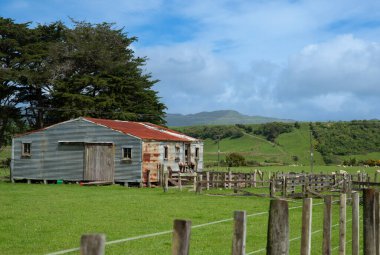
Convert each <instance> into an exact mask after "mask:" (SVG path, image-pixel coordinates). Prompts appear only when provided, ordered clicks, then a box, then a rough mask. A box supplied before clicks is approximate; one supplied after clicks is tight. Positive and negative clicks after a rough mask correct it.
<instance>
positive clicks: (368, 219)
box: [80, 189, 380, 255]
mask: <svg viewBox="0 0 380 255" xmlns="http://www.w3.org/2000/svg"><path fill="white" fill-rule="evenodd" d="M375 193H376V196H377V197H379V195H378V194H379V193H378V192H376V191H375V190H373V189H372V190H364V192H363V195H364V196H363V200H364V201H363V202H364V212H363V224H364V228H363V230H364V231H363V232H364V246H363V251H364V254H371V255H372V254H375V253H374V252H373V250H374V249H375V250H376V248H375V247H376V246H375V242H374V239H375V238H374V237H375V236H376V235H379V233H380V228H379V227H377V228H375V227H374V226H373V224H372V223H373V222H378V221H379V215H378V214H375V207H378V206H379V203H375V200H374V199H373V198H374V195H375ZM354 197H355V198H356V197H357V196H354ZM345 198H346V194H341V196H340V213H339V223H337V224H335V225H332V224H331V223H332V222H331V215H330V216H328V214H331V205H332V203H331V202H332V196H331V195H329V196H326V197H325V203H324V205H325V210H324V212H325V213H324V222H323V228H322V229H319V230H316V231H313V232H308V233H307V231H302V233H301V236H300V237H295V238H292V239H289V225H290V224H289V207H288V201H286V200H278V199H276V200H271V201H270V207H269V212H268V214H269V218H268V232H267V245H266V254H267V255H277V254H280V253H281V254H286V255H288V254H289V249H290V242H293V241H296V240H299V239H300V238H301V241H302V240H304V235H310V236H311V235H312V234H316V233H319V232H321V231H323V247H322V249H323V251H324V252H327V254H331V251H332V250H335V249H337V248H339V253H340V254H345V247H346V244H347V243H348V242H349V241H346V239H345V232H346V228H345V227H342V226H343V225H344V226H346V224H347V222H350V221H353V220H355V221H356V220H357V219H359V217H358V218H357V219H356V218H352V219H349V220H346V218H345V216H346V199H345ZM378 199H380V198H378ZM354 201H355V203H356V204H357V203H358V202H359V200H358V199H355V200H354ZM308 202H310V204H312V200H310V199H304V205H307V204H308ZM302 207H303V214H304V213H306V214H309V215H308V216H307V217H305V218H308V217H311V210H308V209H307V206H302ZM295 208H297V207H292V209H295ZM298 208H299V207H298ZM352 209H353V210H355V209H358V207H357V206H355V208H354V207H353V208H352ZM376 211H378V210H376ZM326 212H328V213H327V214H326ZM265 213H266V212H259V213H255V214H261V215H262V214H265ZM230 220H231V219H225V220H221V221H218V222H226V221H230ZM234 221H235V224H234V226H235V227H234V236H233V245H232V254H233V255H243V254H245V245H246V244H245V239H246V238H245V237H246V225H247V222H246V212H245V211H235V213H234ZM304 222H307V221H304V219H303V223H304ZM210 223H213V222H209V223H208V224H207V223H206V224H207V225H210ZM214 224H216V223H214ZM342 224H343V225H342ZM202 225H205V224H202ZM337 226H339V227H340V228H339V246H338V247H334V248H331V232H332V228H335V227H337ZM327 229H329V231H328V232H329V235H328V236H326V230H327ZM372 229H373V231H372ZM368 230H370V231H369V233H366V231H368ZM167 232H168V233H170V232H171V233H173V241H172V255H188V254H189V246H190V232H191V221H188V220H187V221H186V220H174V226H173V231H167ZM334 232H335V231H334ZM342 232H344V233H342ZM366 235H368V236H367V237H366ZM353 237H354V234H353V235H352V240H354V239H353ZM366 238H367V240H366ZM305 245H307V246H308V245H309V244H308V243H307V242H306V243H304V242H301V253H302V254H310V249H309V248H306V249H305V247H304V246H305ZM104 247H105V236H104V235H102V234H100V235H99V234H95V235H82V237H81V248H80V250H81V254H83V255H90V254H99V255H103V254H104ZM83 251H96V253H92V252H91V253H87V252H84V253H83ZM261 251H265V248H264V249H259V250H256V251H253V252H250V253H247V254H254V253H258V252H261ZM302 251H304V252H302ZM305 252H306V253H305Z"/></svg>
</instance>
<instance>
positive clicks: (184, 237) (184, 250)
mask: <svg viewBox="0 0 380 255" xmlns="http://www.w3.org/2000/svg"><path fill="white" fill-rule="evenodd" d="M190 233H191V221H189V220H174V224H173V243H172V255H188V254H189V248H190Z"/></svg>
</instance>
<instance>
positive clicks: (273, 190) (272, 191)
mask: <svg viewBox="0 0 380 255" xmlns="http://www.w3.org/2000/svg"><path fill="white" fill-rule="evenodd" d="M269 189H270V191H269V192H270V197H275V196H276V181H275V180H274V178H272V179H271V180H270V182H269Z"/></svg>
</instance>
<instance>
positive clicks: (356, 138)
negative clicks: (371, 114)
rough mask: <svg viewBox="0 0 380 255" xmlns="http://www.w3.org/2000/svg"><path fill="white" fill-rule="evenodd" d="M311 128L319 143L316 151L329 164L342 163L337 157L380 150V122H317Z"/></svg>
mask: <svg viewBox="0 0 380 255" xmlns="http://www.w3.org/2000/svg"><path fill="white" fill-rule="evenodd" d="M310 128H311V130H312V133H313V136H314V139H315V140H316V142H317V143H316V149H317V150H318V151H319V152H320V153H321V154H322V156H323V158H324V160H325V162H326V163H327V164H330V163H340V162H339V160H338V158H337V156H347V155H355V154H367V153H370V152H376V151H379V148H380V132H379V130H380V121H377V120H354V121H350V122H327V123H321V122H316V123H313V124H312V123H311V124H310ZM351 163H353V162H351ZM355 163H356V162H355Z"/></svg>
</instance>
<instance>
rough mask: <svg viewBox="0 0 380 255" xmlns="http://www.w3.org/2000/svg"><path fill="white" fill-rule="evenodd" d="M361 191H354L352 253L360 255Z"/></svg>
mask: <svg viewBox="0 0 380 255" xmlns="http://www.w3.org/2000/svg"><path fill="white" fill-rule="evenodd" d="M359 209H360V207H359V193H358V192H355V193H352V255H359V240H360V237H359V236H360V233H359Z"/></svg>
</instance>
